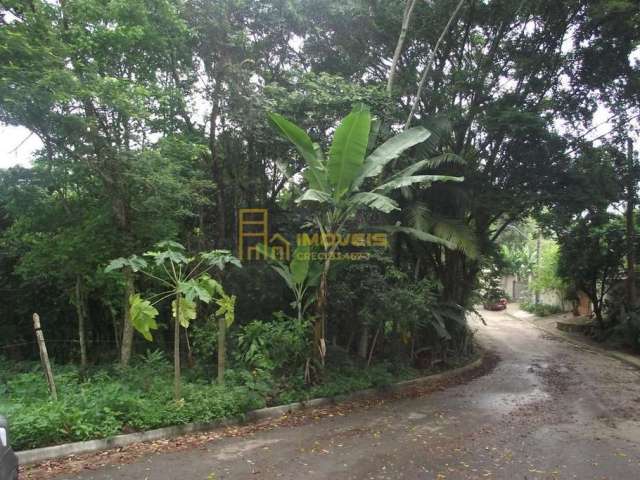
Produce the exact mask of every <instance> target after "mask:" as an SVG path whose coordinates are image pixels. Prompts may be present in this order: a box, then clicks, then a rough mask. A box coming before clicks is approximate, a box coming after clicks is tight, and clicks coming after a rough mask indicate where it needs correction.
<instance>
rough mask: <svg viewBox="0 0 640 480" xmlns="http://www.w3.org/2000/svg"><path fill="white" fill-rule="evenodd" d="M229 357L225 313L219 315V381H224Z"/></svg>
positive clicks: (220, 382) (221, 382)
mask: <svg viewBox="0 0 640 480" xmlns="http://www.w3.org/2000/svg"><path fill="white" fill-rule="evenodd" d="M226 357H227V321H226V319H225V318H224V315H220V316H219V317H218V383H219V384H220V385H222V384H223V383H224V369H225V362H226Z"/></svg>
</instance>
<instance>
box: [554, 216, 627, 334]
mask: <svg viewBox="0 0 640 480" xmlns="http://www.w3.org/2000/svg"><path fill="white" fill-rule="evenodd" d="M559 243H560V257H559V259H558V275H559V276H560V277H561V278H563V279H565V280H566V281H568V282H570V283H572V284H573V285H575V287H576V288H577V289H579V290H582V291H583V292H584V293H586V294H587V296H588V297H589V299H590V300H591V302H592V303H593V306H594V313H595V315H596V318H597V319H598V321H599V322H600V324H601V325H602V322H603V316H602V314H603V307H604V300H605V297H606V295H607V293H608V292H609V291H610V290H611V288H612V287H613V286H614V284H615V282H616V281H617V280H618V279H619V278H620V275H621V272H622V270H623V266H624V256H625V245H626V244H625V227H624V223H623V221H622V219H621V218H619V217H616V216H614V215H611V214H608V213H602V214H595V215H590V216H587V217H585V218H581V219H580V220H578V221H577V222H576V223H575V225H573V226H572V227H571V229H570V230H569V231H568V232H567V234H566V235H563V236H562V237H561V238H560V239H559Z"/></svg>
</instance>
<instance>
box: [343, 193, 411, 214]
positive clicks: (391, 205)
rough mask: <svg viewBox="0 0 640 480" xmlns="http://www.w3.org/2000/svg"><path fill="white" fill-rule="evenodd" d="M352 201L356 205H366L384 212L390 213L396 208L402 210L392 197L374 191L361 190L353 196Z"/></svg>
mask: <svg viewBox="0 0 640 480" xmlns="http://www.w3.org/2000/svg"><path fill="white" fill-rule="evenodd" d="M351 202H353V203H354V204H356V205H365V206H367V207H369V208H374V209H376V210H380V211H381V212H384V213H390V212H393V211H394V210H400V207H399V206H398V204H397V202H396V201H395V200H393V199H392V198H389V197H387V196H386V195H382V194H380V193H374V192H360V193H356V194H355V195H353V196H352V197H351Z"/></svg>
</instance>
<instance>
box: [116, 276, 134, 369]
mask: <svg viewBox="0 0 640 480" xmlns="http://www.w3.org/2000/svg"><path fill="white" fill-rule="evenodd" d="M124 281H125V287H124V302H123V307H124V320H123V322H122V343H121V347H120V363H121V365H122V366H123V367H126V366H128V365H129V361H130V360H131V352H132V350H133V324H132V323H131V308H130V305H129V298H131V295H133V294H134V291H135V290H134V284H133V272H132V271H131V269H130V268H128V267H127V268H125V269H124Z"/></svg>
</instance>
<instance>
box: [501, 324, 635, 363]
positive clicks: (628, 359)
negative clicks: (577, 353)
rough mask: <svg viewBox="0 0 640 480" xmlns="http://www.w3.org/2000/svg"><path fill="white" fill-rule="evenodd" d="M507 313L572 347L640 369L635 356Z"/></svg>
mask: <svg viewBox="0 0 640 480" xmlns="http://www.w3.org/2000/svg"><path fill="white" fill-rule="evenodd" d="M505 313H506V314H507V315H508V316H509V317H511V318H513V319H514V320H518V321H520V322H523V321H524V322H527V323H529V324H530V325H531V326H533V327H534V328H536V329H538V330H540V331H541V332H545V333H547V334H549V335H552V336H554V337H557V338H559V339H561V340H563V341H565V342H567V343H570V344H571V345H574V346H576V347H580V348H584V349H586V350H591V351H593V352H594V353H599V354H600V355H605V356H607V357H610V358H615V359H616V360H619V361H621V362H623V363H626V364H627V365H630V366H632V367H635V368H637V369H640V358H638V357H636V356H634V355H629V354H628V353H624V352H620V351H618V350H608V349H606V348H602V347H599V346H597V345H592V344H590V343H586V342H581V341H580V340H579V339H577V338H573V337H570V336H568V335H567V333H566V332H563V331H562V330H558V329H552V328H547V327H545V326H542V325H539V324H537V323H536V321H535V320H534V319H523V318H520V317H517V316H516V315H513V314H512V313H509V312H507V311H505ZM534 318H540V317H534Z"/></svg>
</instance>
